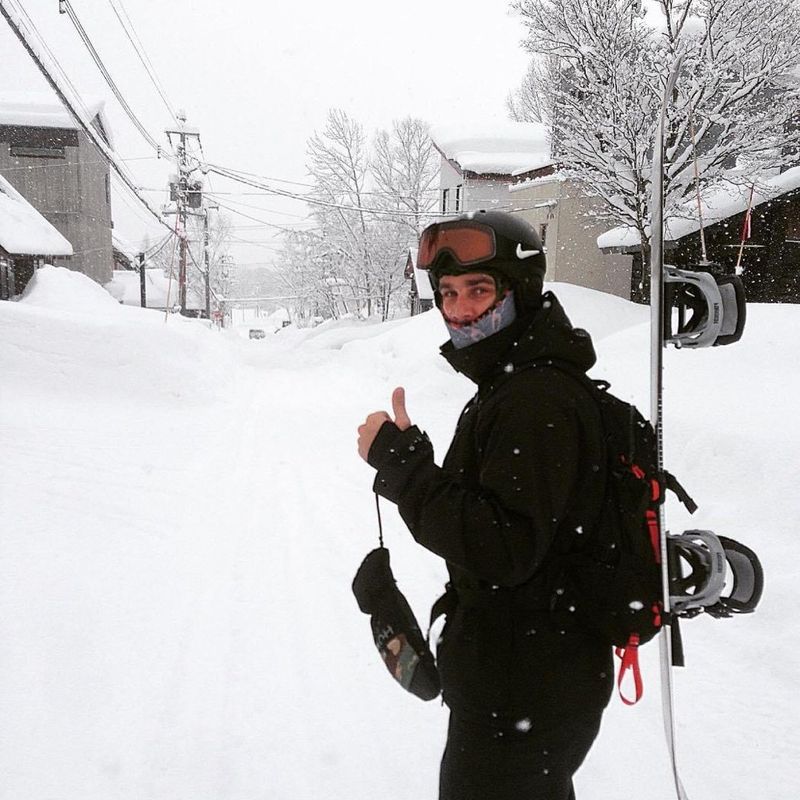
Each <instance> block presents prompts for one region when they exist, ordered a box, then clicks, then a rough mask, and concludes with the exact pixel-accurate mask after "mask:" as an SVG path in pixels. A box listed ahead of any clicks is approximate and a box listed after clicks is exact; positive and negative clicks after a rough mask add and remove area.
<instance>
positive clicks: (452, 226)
mask: <svg viewBox="0 0 800 800" xmlns="http://www.w3.org/2000/svg"><path fill="white" fill-rule="evenodd" d="M442 253H447V254H449V255H450V256H451V257H452V258H453V259H455V260H456V261H457V262H458V263H459V264H460V265H461V266H462V267H469V266H471V265H472V264H480V263H481V262H483V261H489V260H490V259H492V258H494V257H495V255H497V242H496V240H495V235H494V231H493V230H492V229H491V228H490V227H489V226H488V225H484V224H482V223H480V222H473V221H472V220H454V221H452V222H437V223H434V224H433V225H429V226H428V227H427V228H425V230H424V231H423V232H422V236H420V239H419V250H418V252H417V268H418V269H430V268H431V267H432V266H433V265H434V264H435V263H436V259H437V258H438V257H439V256H440V255H441V254H442Z"/></svg>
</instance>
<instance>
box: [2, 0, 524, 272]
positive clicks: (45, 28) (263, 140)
mask: <svg viewBox="0 0 800 800" xmlns="http://www.w3.org/2000/svg"><path fill="white" fill-rule="evenodd" d="M4 2H5V3H7V4H9V5H10V6H11V7H12V8H13V7H14V5H18V4H19V3H20V2H22V3H24V7H25V10H26V11H27V13H28V14H29V15H30V18H31V20H32V21H33V24H34V26H35V28H36V29H37V30H38V31H39V33H40V34H41V35H42V37H43V39H44V40H45V41H46V43H47V45H48V47H49V48H50V49H51V50H52V52H53V53H54V54H55V56H56V58H57V60H58V62H59V63H60V64H61V66H62V67H63V68H64V71H65V72H66V73H67V75H68V76H69V78H70V79H71V81H72V83H73V84H74V85H75V86H76V88H77V89H78V91H79V92H80V93H81V95H83V96H84V97H85V98H87V99H94V98H105V99H107V110H108V115H109V118H110V120H111V124H112V128H113V133H114V136H115V146H116V149H117V151H118V154H119V155H120V156H121V157H122V158H124V159H131V160H129V161H127V164H128V166H129V169H130V171H131V172H132V173H133V175H134V177H135V179H136V181H137V183H139V184H140V185H142V186H143V187H145V188H147V189H148V190H154V191H148V192H147V196H148V198H149V199H150V200H151V201H152V202H153V204H154V205H156V206H159V207H160V205H161V204H162V203H163V202H164V201H165V199H166V198H165V191H164V186H165V184H166V181H167V176H168V175H169V173H170V171H171V168H170V165H169V164H168V163H167V162H165V161H163V160H162V161H158V160H157V159H156V158H155V156H154V153H153V151H152V149H151V148H150V147H149V146H148V144H147V143H146V142H145V140H144V139H143V138H142V137H141V136H140V135H139V134H138V133H137V132H136V130H135V129H134V127H133V125H132V124H131V123H130V122H129V121H128V119H127V117H125V115H124V114H123V112H122V110H121V109H120V107H119V105H118V104H117V102H116V101H115V100H114V99H113V96H112V95H111V92H110V90H108V88H107V86H106V84H105V83H104V81H103V79H102V78H101V76H100V74H99V71H98V70H97V68H96V67H95V66H94V64H93V62H92V61H91V59H90V57H89V55H88V53H87V51H86V49H85V48H84V46H83V44H82V43H81V41H80V39H79V37H78V34H77V33H76V31H75V28H74V27H73V25H72V23H71V21H70V19H69V17H68V16H67V15H60V14H59V13H58V2H57V0H4ZM72 7H73V9H74V10H75V13H76V14H77V16H78V18H79V19H80V22H81V23H82V24H83V26H84V28H85V29H86V31H87V32H88V35H89V37H90V38H91V40H92V42H93V44H94V46H95V47H96V49H97V50H98V51H99V53H100V55H101V57H102V59H103V62H104V63H105V65H106V67H107V68H108V70H109V72H110V73H111V75H112V77H113V78H114V80H115V81H116V83H117V84H118V86H119V87H120V88H121V89H122V91H123V93H124V95H125V97H126V99H127V101H128V103H129V105H130V106H131V107H132V109H133V110H134V112H135V113H136V115H137V116H138V117H139V118H140V119H141V120H142V122H143V123H144V125H145V127H146V128H147V129H148V130H149V131H150V133H151V134H152V135H153V136H154V137H155V138H156V139H158V140H159V141H163V142H164V144H166V141H165V138H164V136H163V130H164V128H165V127H167V126H168V125H169V124H170V123H171V119H170V116H169V114H168V111H167V108H166V107H165V105H164V103H163V102H162V100H161V99H160V97H159V95H158V93H157V92H156V89H155V88H154V87H153V84H152V83H151V81H150V79H149V78H148V75H147V72H146V71H145V69H144V68H143V67H142V65H141V63H140V61H139V59H138V57H137V55H136V53H135V51H134V49H133V47H132V46H131V44H130V42H129V41H128V39H127V38H126V35H125V33H124V30H123V28H122V26H121V25H120V23H119V21H118V20H117V17H116V16H115V13H114V9H115V8H116V9H117V11H118V12H120V14H122V15H123V16H124V12H127V15H128V17H129V18H130V20H131V21H132V23H133V26H134V30H135V32H136V34H138V37H139V39H140V40H141V42H142V44H143V46H144V49H145V51H146V53H147V55H148V56H149V58H150V59H151V61H152V63H153V66H154V67H155V73H156V75H157V76H158V78H159V79H160V81H161V83H162V84H163V87H164V89H165V93H166V95H167V98H168V100H169V101H170V103H171V104H172V106H173V107H174V108H183V109H185V110H186V113H187V115H188V123H189V124H191V125H194V126H197V127H198V128H199V130H200V133H201V135H202V143H203V148H204V153H205V157H206V159H207V160H208V161H209V162H213V163H218V164H223V165H225V166H228V167H233V168H236V169H240V170H245V171H248V172H252V173H257V174H258V175H261V176H264V177H267V178H270V179H273V180H275V181H276V184H275V185H276V186H279V187H280V188H284V189H286V188H290V189H294V190H297V191H301V192H302V191H304V190H305V189H304V187H303V186H301V185H294V184H291V183H277V181H296V182H298V183H301V184H302V183H303V182H305V181H307V180H308V176H307V173H306V169H305V163H306V155H305V150H306V142H307V140H308V138H309V137H310V136H311V135H312V134H313V133H314V132H315V131H317V130H321V129H322V128H323V127H324V124H325V117H326V114H327V111H328V109H329V108H332V107H339V108H342V109H344V110H345V111H347V112H348V113H349V114H350V115H351V116H353V117H354V118H356V119H358V120H359V121H360V122H361V123H362V124H363V125H364V127H365V129H366V130H367V131H368V132H373V131H374V130H376V129H377V128H378V127H388V126H389V125H390V124H391V121H392V120H393V119H400V118H403V117H405V116H408V115H412V116H417V117H421V118H422V119H425V120H426V121H428V122H430V123H431V124H434V125H436V124H442V123H464V124H469V122H470V120H477V121H480V122H482V123H484V122H488V121H492V120H497V121H499V122H500V121H504V120H505V119H506V111H505V98H506V96H507V94H508V92H509V91H511V90H512V89H513V88H514V87H515V86H516V85H517V84H518V83H519V81H520V80H521V78H522V76H523V74H524V71H525V68H526V65H527V62H528V57H527V56H526V54H525V52H524V51H523V50H522V48H521V46H520V42H521V40H522V39H523V37H524V33H525V29H524V27H523V26H522V24H521V22H520V20H519V19H518V18H516V17H515V16H513V15H512V14H511V13H510V12H509V3H507V2H505V0H493V1H492V2H486V0H481V1H480V2H479V1H478V0H405V2H404V3H402V4H387V5H386V6H385V7H382V4H377V3H375V2H374V0H371V1H370V0H339V2H336V3H331V2H327V1H326V2H323V1H322V0H306V2H301V3H292V2H275V1H274V0H267V2H263V0H259V1H256V0H227V1H226V2H221V3H220V2H217V3H211V2H206V1H205V0H172V1H171V2H169V3H164V2H163V1H162V0H72ZM0 54H2V56H1V57H0V90H9V89H11V90H16V91H22V92H26V93H27V92H29V91H30V92H46V91H47V85H46V83H45V82H44V80H43V78H41V76H40V75H39V73H38V72H37V70H36V68H35V67H34V66H33V63H32V61H31V60H30V58H29V57H28V55H27V54H26V53H25V52H24V50H23V49H22V47H21V45H20V44H19V43H18V42H17V40H16V38H15V37H14V36H13V35H12V34H11V31H10V29H9V28H8V26H7V24H6V22H5V20H4V19H0ZM211 187H212V188H213V189H215V190H216V191H217V192H219V193H222V192H226V193H227V192H235V193H236V194H224V195H223V194H220V195H219V199H220V200H221V201H222V202H224V203H226V204H231V205H232V204H237V207H238V208H240V209H241V210H242V211H244V212H245V213H247V214H249V215H251V216H254V217H257V218H258V219H263V220H266V221H268V222H272V223H274V224H280V225H299V224H303V223H302V219H303V217H305V215H306V208H305V206H304V205H303V204H300V203H296V202H295V203H292V202H286V201H282V200H279V199H276V198H272V197H270V198H265V197H263V196H261V197H259V196H254V195H252V194H242V192H248V191H250V190H248V189H247V188H246V187H241V186H237V185H235V184H227V183H226V182H224V181H223V180H221V179H219V178H215V177H212V178H211ZM119 195H120V193H119V192H117V193H115V208H114V215H115V222H116V232H117V233H118V234H120V235H121V236H123V237H125V238H126V239H128V240H129V241H130V242H131V243H132V244H134V245H138V244H140V242H141V238H142V235H143V233H144V231H145V230H146V229H149V230H150V231H152V233H153V235H155V236H160V231H161V230H162V229H159V228H158V225H157V224H155V225H154V224H153V223H152V220H148V217H147V215H146V214H142V213H141V212H136V211H134V209H133V207H134V206H135V204H134V203H133V202H132V201H131V200H130V199H129V198H127V197H126V198H120V197H119ZM245 204H246V205H245ZM251 206H252V207H251ZM234 224H235V225H236V226H237V228H236V230H235V231H234V233H235V235H236V236H238V237H239V238H241V239H247V240H248V241H250V242H258V243H259V244H250V245H245V244H243V243H240V244H238V245H237V246H236V247H235V248H234V249H233V253H234V255H235V256H236V257H237V260H238V261H239V262H240V263H242V264H254V263H258V262H268V261H269V260H270V258H271V254H272V253H273V252H274V250H275V247H276V239H275V230H274V229H270V228H266V227H263V228H260V229H259V228H250V227H238V226H249V225H254V224H255V223H254V222H253V221H252V220H247V219H244V218H242V217H237V218H236V219H235V220H234Z"/></svg>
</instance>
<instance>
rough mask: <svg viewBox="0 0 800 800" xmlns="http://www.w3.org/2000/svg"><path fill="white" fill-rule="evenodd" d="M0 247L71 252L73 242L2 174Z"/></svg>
mask: <svg viewBox="0 0 800 800" xmlns="http://www.w3.org/2000/svg"><path fill="white" fill-rule="evenodd" d="M0 247H2V248H3V250H5V251H6V252H7V253H10V254H12V255H29V256H71V255H72V245H71V244H70V243H69V242H68V241H67V240H66V239H65V238H64V237H63V236H62V235H61V234H60V233H59V232H58V231H57V230H56V229H55V228H54V227H53V226H52V225H51V224H50V223H49V222H48V221H47V220H46V219H45V218H44V217H43V216H42V215H41V214H40V213H39V212H38V211H37V210H36V209H35V208H34V207H33V206H32V205H31V204H30V203H29V202H28V201H27V200H26V199H25V198H24V197H23V196H22V195H21V194H20V193H19V192H18V191H17V190H16V189H15V188H14V187H13V186H12V185H11V184H10V183H9V182H8V181H7V180H6V179H5V178H4V177H3V176H2V175H0Z"/></svg>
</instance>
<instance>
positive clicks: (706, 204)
mask: <svg viewBox="0 0 800 800" xmlns="http://www.w3.org/2000/svg"><path fill="white" fill-rule="evenodd" d="M795 189H800V166H798V167H792V168H791V169H787V170H786V172H782V173H780V175H775V176H773V177H772V178H766V179H763V180H759V181H758V182H757V184H756V186H755V189H754V191H753V208H755V207H756V206H758V205H761V204H762V203H766V202H767V201H768V200H773V199H774V198H776V197H780V196H781V195H783V194H786V193H787V192H791V191H794V190H795ZM749 199H750V186H749V185H748V184H746V183H736V184H733V183H726V184H724V185H723V186H716V187H714V188H713V189H711V190H709V191H707V192H705V194H704V196H703V198H702V201H701V205H702V210H703V225H704V226H705V227H708V226H709V225H716V224H717V223H718V222H722V220H724V219H728V218H729V217H733V216H736V214H741V213H742V212H744V211H747V204H748V201H749ZM683 211H684V213H683V214H681V215H676V216H673V217H670V218H669V219H668V220H667V221H666V223H665V224H664V239H665V240H666V241H668V242H675V241H677V240H678V239H682V238H683V237H684V236H688V235H689V234H691V233H695V232H697V231H699V230H700V219H699V217H698V214H697V205H696V203H695V202H691V201H690V202H687V203H685V204H684V206H683ZM640 242H641V239H640V237H639V232H638V231H637V230H636V229H635V228H633V227H629V226H626V225H622V226H620V227H618V228H614V229H613V230H610V231H606V232H605V233H601V234H600V236H598V237H597V246H598V247H599V248H600V249H601V250H606V249H615V250H617V249H619V250H625V249H627V248H632V247H638V246H639V244H640Z"/></svg>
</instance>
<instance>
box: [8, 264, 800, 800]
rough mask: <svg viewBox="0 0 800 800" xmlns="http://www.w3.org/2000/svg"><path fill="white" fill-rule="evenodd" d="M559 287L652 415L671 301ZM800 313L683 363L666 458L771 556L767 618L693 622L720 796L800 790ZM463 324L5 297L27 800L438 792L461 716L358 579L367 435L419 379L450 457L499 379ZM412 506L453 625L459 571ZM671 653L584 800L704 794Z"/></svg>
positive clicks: (701, 726)
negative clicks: (376, 627)
mask: <svg viewBox="0 0 800 800" xmlns="http://www.w3.org/2000/svg"><path fill="white" fill-rule="evenodd" d="M550 288H553V289H554V290H555V291H556V293H557V294H558V296H559V297H560V298H561V299H562V302H563V303H564V305H565V307H566V309H567V311H568V313H569V314H570V316H571V318H572V319H573V321H574V322H575V323H576V324H580V325H583V326H585V327H586V328H588V329H589V330H590V331H592V332H593V334H594V335H595V343H596V346H597V350H598V352H599V355H600V362H599V364H598V366H597V367H596V368H595V369H594V370H593V374H595V375H596V376H598V377H600V376H602V377H607V378H608V379H609V380H610V381H611V382H612V383H613V388H614V390H615V391H616V392H617V394H619V395H620V396H621V397H624V398H626V399H633V400H635V401H636V402H637V403H638V404H639V405H640V407H641V408H645V409H646V408H647V407H648V404H647V391H648V346H649V328H648V322H647V310H646V309H644V308H641V307H638V306H634V305H632V304H630V303H627V302H626V301H624V300H620V299H619V298H616V297H610V296H607V295H603V294H600V293H597V292H593V291H591V290H588V289H582V288H578V287H573V286H568V285H565V284H553V285H551V286H550ZM799 324H800V307H798V306H788V305H787V306H781V305H770V306H761V305H751V306H750V307H749V309H748V323H747V329H746V330H745V335H744V337H743V339H742V341H741V342H739V343H738V344H736V345H733V346H731V347H726V348H714V349H709V350H699V351H688V350H686V351H680V352H679V351H674V350H670V351H668V353H667V357H666V372H665V391H666V394H665V415H666V416H665V430H666V432H667V443H666V461H667V464H668V465H669V466H670V468H671V469H672V471H673V472H674V473H675V474H676V475H677V476H678V477H679V478H680V479H681V481H682V482H683V484H684V485H685V486H686V487H687V489H688V490H689V491H690V493H691V494H692V495H693V496H694V498H695V499H696V500H697V501H698V502H699V503H700V510H699V511H698V513H697V514H696V515H695V517H694V518H688V517H687V516H686V515H685V513H684V512H682V511H681V510H679V508H678V507H677V506H670V507H669V515H670V522H671V525H672V526H673V528H674V529H675V530H680V529H683V527H686V526H691V527H696V528H712V529H714V530H716V531H717V532H719V533H722V534H725V535H728V536H733V537H734V538H737V539H740V540H742V541H743V542H744V543H746V544H747V545H749V546H750V547H752V548H754V549H755V550H756V551H757V552H758V553H759V555H760V556H761V559H762V561H763V563H764V569H765V572H766V590H765V595H764V599H763V601H762V605H761V608H760V609H759V610H758V612H757V613H756V614H755V615H752V616H749V617H741V618H736V619H732V620H721V621H717V620H711V619H704V618H702V617H701V618H699V619H696V620H692V621H689V622H687V623H686V624H685V625H684V626H683V633H684V643H685V647H686V656H687V667H686V668H685V669H683V670H678V671H677V673H676V684H677V687H676V690H677V710H678V753H679V759H680V763H681V769H682V775H683V779H684V783H685V785H686V788H687V791H688V794H689V797H692V798H700V797H703V798H712V799H717V798H719V799H720V800H729V799H731V798H746V797H748V798H749V797H769V798H770V799H771V800H794V798H795V796H796V793H797V785H798V778H800V767H798V766H797V761H796V758H795V756H796V749H797V733H796V732H797V725H798V721H799V720H798V717H800V715H799V714H798V711H800V701H798V699H797V694H796V692H795V683H796V676H797V674H798V671H800V655H799V654H798V650H797V648H796V647H794V646H793V644H792V643H793V642H796V641H798V637H800V622H798V619H797V615H795V614H793V613H792V611H791V610H792V608H793V605H794V600H795V598H794V595H795V593H796V586H797V583H798V579H800V567H798V563H797V562H796V561H795V558H796V556H797V544H796V530H795V528H796V520H797V518H798V516H800V500H798V495H797V491H796V469H797V452H798V446H800V418H798V416H797V414H796V397H797V396H798V393H799V392H800V377H798V372H797V371H795V370H792V369H791V368H787V365H791V364H794V363H797V362H798V361H800V341H798V338H797V336H796V331H797V329H798V325H799ZM444 338H445V333H444V328H443V325H442V322H441V320H440V318H439V317H438V315H437V312H435V311H433V312H428V313H426V314H422V315H420V316H417V317H413V318H410V319H399V320H394V321H392V322H389V323H385V324H381V323H374V322H373V323H358V322H356V321H353V320H345V321H340V322H336V323H326V324H324V325H320V326H318V327H317V328H313V329H297V328H294V327H289V328H286V329H284V330H281V331H279V332H278V333H276V334H274V335H269V336H267V337H266V338H265V339H262V340H255V341H250V340H247V339H244V338H242V337H240V336H239V335H238V334H237V333H236V332H235V331H224V332H221V333H219V332H216V331H213V330H210V329H209V328H208V327H206V325H204V324H203V323H202V322H198V321H194V320H186V319H182V318H180V317H176V316H170V317H168V318H165V315H163V314H154V313H153V312H151V311H146V310H142V309H138V308H130V307H126V306H123V305H120V304H119V303H117V302H115V301H113V300H112V299H110V298H108V297H105V296H104V295H103V290H102V289H100V288H98V287H97V286H96V285H95V284H93V283H92V282H91V281H90V280H89V279H88V278H86V277H84V276H82V275H80V274H78V273H75V272H70V271H68V270H57V269H55V268H46V269H43V270H41V271H39V273H38V274H37V276H36V282H35V284H34V286H33V287H32V288H31V290H30V291H29V292H28V293H27V294H26V295H25V296H24V297H23V298H22V299H21V300H19V301H18V302H4V303H0V374H1V375H2V376H3V378H2V389H0V393H1V394H2V403H3V418H2V425H1V426H0V468H1V470H2V471H1V472H0V474H2V476H3V480H2V488H1V489H0V505H2V509H3V558H2V560H0V637H1V638H2V642H3V657H2V662H1V663H2V680H0V715H1V716H2V719H3V725H2V729H0V774H2V776H3V781H2V783H3V792H2V793H3V796H5V797H9V798H25V800H49V798H56V797H57V798H59V800H108V798H114V800H140V799H141V798H147V799H148V800H175V798H191V799H192V800H205V799H207V800H220V799H221V798H224V800H253V798H269V800H298V799H300V798H302V799H303V800H305V798H317V797H322V798H326V800H358V799H360V798H364V799H365V800H366V798H373V797H375V795H376V788H375V787H376V786H378V787H380V794H381V796H382V797H384V798H386V800H410V798H430V799H431V800H433V798H435V796H436V784H437V771H438V761H439V757H440V754H441V748H442V745H443V742H444V736H445V730H446V722H447V715H446V710H445V709H443V708H442V707H441V706H440V705H439V703H437V702H432V703H427V704H424V703H421V702H420V701H419V700H417V699H416V698H413V697H412V696H411V695H408V694H406V693H405V692H403V691H402V689H400V688H399V687H398V686H397V684H396V683H395V682H394V681H392V680H391V678H390V677H389V676H388V674H387V673H386V670H385V667H384V666H383V664H382V663H381V661H380V657H379V655H378V653H377V651H376V650H375V649H374V646H373V644H372V639H371V635H370V631H369V623H368V619H367V617H366V616H364V615H363V614H361V613H360V612H359V610H358V608H357V605H356V602H355V599H354V598H353V596H352V594H351V590H350V582H351V581H352V578H353V575H354V574H355V571H356V569H357V567H358V565H359V563H360V561H361V559H362V558H363V556H364V555H365V554H366V553H367V551H368V550H370V549H371V548H373V547H374V546H376V544H377V526H376V520H375V504H374V499H373V496H372V494H371V491H370V486H371V482H372V476H373V471H372V470H371V469H370V468H369V467H368V466H367V465H365V464H364V463H363V462H362V461H361V460H360V459H359V458H358V457H357V455H356V450H355V441H356V427H357V426H358V425H359V424H360V423H361V422H362V421H363V419H364V417H365V415H366V414H367V413H368V412H370V411H373V410H375V409H380V408H387V407H390V405H389V396H390V392H391V389H392V388H393V387H394V386H397V385H404V386H405V387H406V392H407V401H408V409H409V413H410V415H411V417H412V419H414V420H415V421H417V422H418V423H419V424H420V426H421V427H423V428H424V429H426V430H427V431H428V433H429V435H430V436H431V439H432V441H433V443H434V446H435V449H436V453H437V457H438V458H439V459H441V457H442V456H443V454H444V450H445V447H446V445H447V442H448V441H449V437H450V436H451V434H452V430H453V426H454V424H455V420H456V416H457V414H458V411H459V410H460V408H461V405H462V403H463V402H465V401H466V399H467V398H468V397H469V396H470V395H471V393H472V385H471V384H470V383H469V382H468V381H467V380H466V379H464V378H462V377H460V376H457V375H455V374H454V373H452V371H451V370H450V368H449V367H448V366H447V364H446V363H445V362H444V361H443V360H442V359H441V357H439V356H438V354H437V350H438V344H440V343H441V342H442V341H443V340H444ZM382 511H383V521H384V532H385V537H386V541H387V544H388V546H389V547H390V548H391V551H392V562H393V566H394V570H395V574H396V575H397V577H398V580H399V582H400V587H401V589H402V590H403V591H404V592H405V593H406V595H407V596H408V598H409V600H410V602H411V603H412V605H413V607H414V608H415V610H416V611H417V615H418V617H419V618H420V619H424V618H425V617H426V615H427V610H428V608H429V604H430V603H431V602H432V600H433V599H434V598H435V597H437V596H438V593H439V592H440V589H441V585H442V582H443V580H444V577H445V574H444V568H443V565H442V564H441V562H440V561H439V560H438V559H437V558H436V557H434V556H433V555H431V554H429V553H427V552H426V551H424V550H422V549H421V548H419V547H418V546H417V545H416V544H415V543H414V542H413V540H411V537H410V536H409V534H408V533H407V531H406V530H405V528H404V526H403V524H402V522H401V521H400V519H399V517H398V515H397V514H396V512H395V510H394V508H393V506H391V504H389V503H383V504H382ZM434 637H435V634H434ZM657 652H658V648H657V646H655V645H649V646H647V647H644V648H643V650H642V653H641V658H642V667H643V671H644V679H645V696H644V698H643V700H642V701H641V703H640V704H639V705H637V706H636V707H634V708H632V709H629V708H627V707H625V706H624V705H623V704H622V703H621V702H620V701H619V700H618V699H616V698H615V699H613V700H612V703H611V705H610V707H609V710H608V712H607V714H606V717H605V720H604V724H603V728H602V731H601V734H600V737H599V739H598V741H597V743H596V745H595V747H594V749H593V751H592V753H591V754H590V756H589V758H588V759H587V762H586V763H585V765H584V766H583V767H582V769H581V770H580V772H579V773H578V775H577V780H576V784H577V794H578V797H579V798H584V800H618V798H619V797H625V796H630V797H636V798H637V800H672V798H673V797H674V793H673V790H672V788H671V784H670V778H669V775H668V768H667V762H666V756H665V746H664V742H663V732H662V723H661V718H660V700H659V692H658V658H657ZM521 724H523V726H524V721H521Z"/></svg>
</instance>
